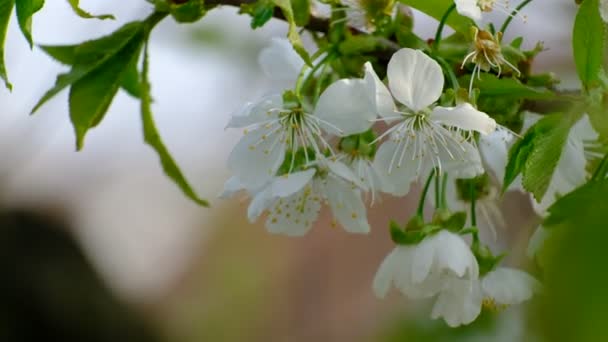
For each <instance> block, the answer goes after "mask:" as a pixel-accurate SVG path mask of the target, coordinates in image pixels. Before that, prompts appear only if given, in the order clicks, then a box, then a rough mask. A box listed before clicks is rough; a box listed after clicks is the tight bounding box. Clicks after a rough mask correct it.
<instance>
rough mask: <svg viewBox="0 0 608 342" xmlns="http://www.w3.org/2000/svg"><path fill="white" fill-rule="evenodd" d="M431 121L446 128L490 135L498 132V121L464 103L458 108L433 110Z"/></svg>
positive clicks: (437, 108)
mask: <svg viewBox="0 0 608 342" xmlns="http://www.w3.org/2000/svg"><path fill="white" fill-rule="evenodd" d="M430 117H431V120H434V121H436V122H439V123H441V124H444V125H446V126H451V127H458V128H461V129H464V130H467V131H477V132H479V133H482V134H490V133H492V132H494V131H495V130H496V121H494V119H492V118H491V117H489V116H488V114H486V113H484V112H480V111H478V110H477V109H476V108H475V107H473V106H471V104H470V103H463V104H460V105H458V106H456V107H450V108H448V107H440V106H437V107H435V108H433V112H432V113H431V116H430Z"/></svg>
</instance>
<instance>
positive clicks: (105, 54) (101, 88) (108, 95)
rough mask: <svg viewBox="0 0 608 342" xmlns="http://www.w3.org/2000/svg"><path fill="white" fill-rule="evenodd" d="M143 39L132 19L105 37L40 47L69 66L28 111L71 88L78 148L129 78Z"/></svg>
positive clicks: (137, 25) (140, 24)
mask: <svg viewBox="0 0 608 342" xmlns="http://www.w3.org/2000/svg"><path fill="white" fill-rule="evenodd" d="M143 42H144V23H143V22H132V23H129V24H126V25H124V26H123V27H121V28H120V29H118V30H117V31H115V32H114V33H112V34H110V35H108V36H105V37H102V38H99V39H96V40H91V41H87V42H84V43H82V44H79V45H67V46H42V49H43V50H44V51H45V52H46V53H47V54H49V55H50V56H51V57H53V58H55V59H56V60H58V61H59V62H61V63H64V64H68V65H71V67H72V68H71V70H70V71H69V72H68V73H65V74H61V75H59V76H58V77H57V81H56V82H55V86H54V87H53V88H51V89H50V90H49V91H47V92H46V94H44V95H43V97H42V98H41V99H40V101H38V103H37V104H36V106H35V107H34V109H33V110H32V113H34V112H35V111H36V110H38V109H39V108H40V107H41V106H42V105H43V104H44V103H45V102H46V101H48V100H49V99H51V98H52V97H53V96H55V95H56V94H58V93H59V92H60V91H61V90H63V89H65V88H66V87H68V86H69V87H71V89H70V100H69V101H70V118H71V119H72V124H73V125H74V130H75V132H76V148H77V149H81V148H82V146H83V143H84V136H85V134H86V132H87V131H88V129H90V128H91V127H94V126H96V125H97V124H99V122H100V121H101V119H102V118H103V116H104V114H105V113H106V111H107V109H108V107H109V105H110V103H111V101H112V99H113V97H114V95H116V92H117V91H118V88H119V87H120V85H121V84H122V83H123V79H124V77H131V78H132V73H133V71H132V68H133V67H134V66H133V64H134V63H136V60H137V58H138V57H139V53H140V49H141V46H142V44H143ZM129 69H131V71H130V72H129V71H128V70H129ZM130 88H131V89H133V87H130Z"/></svg>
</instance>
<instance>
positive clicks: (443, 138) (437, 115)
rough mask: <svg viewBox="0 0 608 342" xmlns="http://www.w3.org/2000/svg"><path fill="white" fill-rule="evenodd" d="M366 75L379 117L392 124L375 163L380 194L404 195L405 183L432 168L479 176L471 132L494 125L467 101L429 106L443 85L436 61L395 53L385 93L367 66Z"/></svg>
mask: <svg viewBox="0 0 608 342" xmlns="http://www.w3.org/2000/svg"><path fill="white" fill-rule="evenodd" d="M365 71H366V75H365V81H366V83H367V85H368V86H369V87H370V89H369V91H370V92H371V93H372V94H374V95H375V96H374V97H373V99H374V100H375V101H374V102H375V105H376V108H377V110H378V113H379V114H380V115H381V116H382V117H383V119H384V120H386V121H387V122H394V121H396V122H397V123H396V124H395V125H393V126H392V127H391V128H389V129H388V130H387V131H386V132H385V133H384V134H382V135H381V136H380V137H379V138H378V140H379V139H382V138H383V137H385V136H389V137H390V138H389V139H388V140H387V141H385V142H384V143H383V144H382V145H381V146H380V148H379V149H378V151H377V154H376V157H375V160H374V163H375V165H376V166H377V169H378V170H379V171H380V172H381V176H382V177H383V179H384V183H385V185H386V188H385V189H384V191H385V192H388V193H391V194H394V195H404V194H406V193H407V192H408V191H409V187H410V183H411V182H413V181H415V180H417V178H418V176H419V175H420V174H428V172H430V170H431V169H432V168H439V169H440V171H441V170H445V171H448V172H450V174H451V175H453V176H456V177H460V178H471V177H474V176H476V175H479V174H481V173H483V167H482V165H481V159H480V156H479V151H478V150H477V147H476V146H475V143H474V141H473V135H472V132H473V131H477V132H480V133H482V134H489V133H491V132H493V131H494V130H495V129H496V122H495V121H494V120H493V119H492V118H490V117H489V116H488V115H487V114H485V113H482V112H480V111H478V110H476V109H475V108H474V107H473V106H471V105H470V104H468V103H465V104H461V105H458V106H456V107H453V108H446V107H441V106H436V105H434V103H435V102H436V101H437V100H438V99H439V97H440V95H441V93H442V91H443V84H444V78H443V73H442V71H441V67H440V66H439V64H437V62H435V61H434V60H433V59H431V58H430V57H428V56H427V55H425V54H424V53H422V52H421V51H418V50H413V49H408V48H404V49H401V50H399V51H397V52H396V53H395V54H394V55H393V57H392V58H391V60H390V61H389V63H388V71H387V73H388V82H389V88H390V92H389V90H388V89H387V88H386V87H385V86H384V84H382V82H381V81H380V79H379V78H378V76H377V75H376V74H375V72H374V70H373V69H372V67H371V64H369V63H366V65H365ZM391 94H392V96H391ZM393 97H394V98H395V99H396V100H397V101H398V102H399V103H401V104H403V105H404V106H405V108H404V109H403V110H401V111H400V110H398V109H397V108H396V106H395V103H394V102H393Z"/></svg>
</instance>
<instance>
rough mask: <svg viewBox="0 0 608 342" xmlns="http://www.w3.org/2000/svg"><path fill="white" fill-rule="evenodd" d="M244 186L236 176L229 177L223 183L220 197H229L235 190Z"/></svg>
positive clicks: (242, 188) (237, 190)
mask: <svg viewBox="0 0 608 342" xmlns="http://www.w3.org/2000/svg"><path fill="white" fill-rule="evenodd" d="M244 189H245V186H244V185H243V184H242V183H241V180H240V179H238V177H234V176H233V177H230V178H228V180H227V181H226V183H224V190H223V191H222V193H221V194H220V195H219V197H220V198H229V197H232V196H234V194H236V193H237V192H239V191H241V190H244Z"/></svg>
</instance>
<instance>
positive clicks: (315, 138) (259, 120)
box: [228, 79, 376, 190]
mask: <svg viewBox="0 0 608 342" xmlns="http://www.w3.org/2000/svg"><path fill="white" fill-rule="evenodd" d="M366 89H367V88H366V85H365V82H364V81H363V80H358V79H342V80H339V81H337V82H334V83H333V84H331V85H330V86H329V87H328V88H327V89H326V90H325V91H324V92H323V94H322V95H321V97H320V98H319V100H318V102H317V107H316V108H315V110H314V112H313V113H312V114H309V113H307V112H305V111H304V110H303V109H302V108H300V107H295V108H289V107H288V106H286V105H284V104H283V98H282V96H281V95H272V96H268V97H265V98H263V99H262V100H261V101H259V102H257V103H250V104H247V105H246V106H245V108H244V109H242V110H241V111H239V112H236V113H235V114H234V115H233V116H232V119H231V120H230V122H229V123H228V127H232V128H244V129H245V130H244V133H245V135H244V136H243V138H242V139H241V140H240V141H239V142H238V143H237V145H236V146H235V147H234V149H233V150H232V152H231V154H230V156H229V158H228V167H229V168H230V170H231V171H232V172H233V175H234V176H235V177H236V178H238V180H239V182H240V183H241V184H242V185H243V186H244V187H245V188H247V189H249V190H252V189H259V188H260V187H262V186H264V185H266V184H267V183H268V182H269V181H270V180H271V179H272V178H273V177H274V176H275V175H276V173H277V171H278V169H279V167H280V166H281V165H282V164H283V161H284V159H285V154H286V151H291V152H292V153H291V155H292V156H295V155H296V152H297V151H298V150H300V149H303V150H304V151H305V152H306V151H307V150H308V149H309V148H310V149H311V150H312V151H313V152H315V154H316V155H322V154H323V153H322V152H323V151H325V149H329V150H330V151H331V146H330V145H329V143H328V142H327V141H326V138H325V132H327V133H331V134H334V135H339V136H343V135H350V134H355V133H360V132H363V131H365V130H367V129H368V128H369V127H370V126H371V121H372V120H373V119H374V118H375V116H376V114H375V109H374V108H373V107H372V103H371V101H370V99H369V97H368V93H367V90H366ZM306 159H307V160H306V161H307V162H308V161H310V160H312V159H313V158H312V157H311V158H310V159H309V156H308V154H306ZM293 162H294V160H293V159H292V160H291V166H290V168H289V172H291V170H292V169H293V167H294V165H293Z"/></svg>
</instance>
